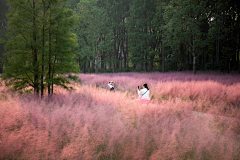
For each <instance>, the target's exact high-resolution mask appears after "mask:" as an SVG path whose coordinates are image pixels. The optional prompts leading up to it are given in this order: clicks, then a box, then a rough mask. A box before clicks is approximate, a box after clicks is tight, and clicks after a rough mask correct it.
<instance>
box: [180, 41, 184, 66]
mask: <svg viewBox="0 0 240 160" xmlns="http://www.w3.org/2000/svg"><path fill="white" fill-rule="evenodd" d="M179 50H180V54H181V65H182V66H183V65H184V63H185V62H184V46H183V44H182V43H181V44H180V47H179Z"/></svg>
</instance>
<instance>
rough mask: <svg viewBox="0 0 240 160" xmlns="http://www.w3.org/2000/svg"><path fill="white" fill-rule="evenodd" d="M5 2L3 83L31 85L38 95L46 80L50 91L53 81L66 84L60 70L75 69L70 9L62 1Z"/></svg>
mask: <svg viewBox="0 0 240 160" xmlns="http://www.w3.org/2000/svg"><path fill="white" fill-rule="evenodd" d="M9 4H10V13H9V14H8V19H9V26H8V28H9V32H8V40H7V44H6V49H7V52H6V54H5V60H6V71H5V72H4V74H3V78H4V79H5V80H6V83H7V84H8V85H13V86H14V88H15V89H16V90H23V89H24V90H25V89H26V88H27V87H28V88H29V87H32V88H33V89H34V93H35V94H36V95H39V91H41V96H43V91H44V88H45V86H46V85H47V84H48V89H49V90H50V87H49V86H50V84H51V86H52V87H51V89H52V93H53V85H54V84H55V85H60V86H63V87H65V88H67V86H66V85H65V83H69V81H68V80H67V79H66V77H64V76H60V74H64V73H69V72H72V71H76V70H74V69H75V67H76V65H74V63H73V62H74V54H73V49H74V48H76V44H77V43H76V37H75V35H74V34H72V33H71V29H72V28H73V25H74V17H73V16H72V15H73V12H72V10H70V9H67V8H66V6H67V5H66V4H67V3H66V1H65V0H31V1H27V0H19V1H14V0H9ZM47 48H48V49H47ZM30 90H31V89H30ZM48 93H49V94H50V92H48Z"/></svg>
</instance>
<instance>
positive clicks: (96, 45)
mask: <svg viewBox="0 0 240 160" xmlns="http://www.w3.org/2000/svg"><path fill="white" fill-rule="evenodd" d="M95 47H96V53H97V56H96V58H95V59H96V65H95V66H96V70H95V72H96V73H97V74H98V56H99V54H98V41H97V39H96V44H95Z"/></svg>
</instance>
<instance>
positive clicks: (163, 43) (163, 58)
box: [162, 38, 165, 72]
mask: <svg viewBox="0 0 240 160" xmlns="http://www.w3.org/2000/svg"><path fill="white" fill-rule="evenodd" d="M164 41H165V40H164V38H163V39H162V72H165V47H164V45H165V42H164Z"/></svg>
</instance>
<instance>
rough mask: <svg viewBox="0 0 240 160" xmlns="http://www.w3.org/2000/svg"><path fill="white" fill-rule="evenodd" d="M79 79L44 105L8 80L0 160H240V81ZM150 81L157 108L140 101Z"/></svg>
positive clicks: (187, 76)
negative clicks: (16, 90)
mask: <svg viewBox="0 0 240 160" xmlns="http://www.w3.org/2000/svg"><path fill="white" fill-rule="evenodd" d="M76 76H78V77H79V78H81V83H80V82H76V83H75V84H74V88H75V89H74V90H72V91H67V90H64V89H61V88H58V87H56V88H55V91H54V92H55V95H54V96H53V97H51V98H48V97H47V96H45V98H44V99H43V100H41V99H39V98H36V97H35V96H33V95H32V94H18V93H13V92H11V91H10V90H9V88H6V87H5V86H4V82H1V85H0V122H1V123H0V159H101V160H110V159H124V160H125V159H144V160H145V159H153V160H155V159H156V160H161V159H163V160H165V159H169V160H170V159H173V160H175V159H186V160H187V159H200V160H202V159H216V160H221V159H222V160H228V159H229V160H234V159H235V160H237V159H240V75H225V74H219V73H215V72H199V73H197V74H196V75H192V73H191V72H189V73H188V72H184V73H183V72H181V73H179V72H175V73H157V72H156V73H133V72H131V73H116V74H78V75H76ZM109 81H114V82H115V90H116V91H115V92H114V93H113V92H110V91H109V89H108V86H107V83H108V82H109ZM143 83H147V84H148V85H149V88H150V96H151V102H150V103H149V104H147V103H143V104H141V103H139V102H136V99H137V98H138V96H137V93H136V90H137V86H138V85H140V86H141V85H142V84H143Z"/></svg>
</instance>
